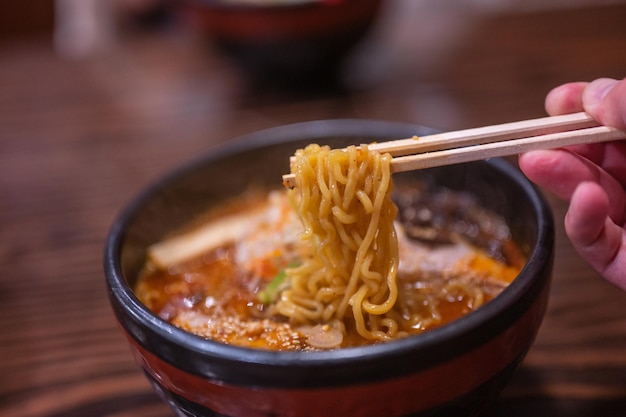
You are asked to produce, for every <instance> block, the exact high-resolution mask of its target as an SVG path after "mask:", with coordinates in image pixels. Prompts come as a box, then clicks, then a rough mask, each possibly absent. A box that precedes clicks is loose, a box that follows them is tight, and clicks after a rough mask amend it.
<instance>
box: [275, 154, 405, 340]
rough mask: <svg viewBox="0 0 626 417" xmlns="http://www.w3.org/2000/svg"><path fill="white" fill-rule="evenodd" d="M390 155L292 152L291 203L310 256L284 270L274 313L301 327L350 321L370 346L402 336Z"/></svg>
mask: <svg viewBox="0 0 626 417" xmlns="http://www.w3.org/2000/svg"><path fill="white" fill-rule="evenodd" d="M390 162H391V156H390V155H388V154H385V155H381V154H380V153H377V152H373V151H370V150H369V149H368V147H367V146H366V145H362V146H361V147H359V148H357V147H355V146H350V147H348V148H347V149H345V150H339V149H332V150H331V149H330V148H329V147H327V146H319V145H309V146H307V147H306V148H304V149H300V150H298V151H297V152H296V155H295V162H294V163H293V165H292V172H293V173H294V174H295V176H296V187H295V188H294V190H293V191H292V196H291V198H292V200H293V201H295V202H296V204H297V212H298V215H299V216H300V219H301V221H302V223H303V226H304V233H303V234H302V236H301V237H302V240H303V244H304V245H305V246H306V247H307V248H308V252H309V254H310V256H309V257H306V258H305V260H304V261H303V264H302V265H300V266H298V267H295V268H289V269H288V270H287V277H288V282H289V288H288V289H286V290H284V291H283V292H282V294H281V298H280V300H278V302H277V303H276V305H275V308H276V310H277V311H278V312H279V313H280V314H282V315H284V316H286V317H288V318H289V319H290V320H291V321H292V322H294V323H297V324H303V325H310V324H316V323H326V322H331V321H332V322H340V323H342V324H343V326H341V328H342V329H344V330H343V331H344V332H345V324H346V323H347V321H348V322H349V321H352V322H353V323H354V326H355V327H356V329H357V331H358V333H359V334H360V335H361V336H363V337H364V338H367V339H370V340H388V339H390V338H394V337H398V336H399V335H400V332H399V330H398V329H399V326H398V323H397V320H398V318H397V314H395V313H393V312H391V309H392V308H393V306H394V304H395V302H396V299H397V297H398V288H397V283H396V274H397V269H398V242H397V237H396V234H395V229H394V226H393V221H394V219H395V216H396V213H397V208H396V206H395V204H394V203H393V202H392V200H391V190H392V182H391V168H390Z"/></svg>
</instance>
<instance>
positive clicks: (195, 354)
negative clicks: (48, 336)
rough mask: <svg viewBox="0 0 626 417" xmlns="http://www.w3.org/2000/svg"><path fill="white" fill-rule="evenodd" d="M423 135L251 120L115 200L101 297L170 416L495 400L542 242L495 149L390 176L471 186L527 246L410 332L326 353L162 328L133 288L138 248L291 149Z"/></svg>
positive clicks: (547, 238)
mask: <svg viewBox="0 0 626 417" xmlns="http://www.w3.org/2000/svg"><path fill="white" fill-rule="evenodd" d="M428 133H431V131H430V130H428V129H425V128H422V127H419V126H413V125H407V124H398V123H389V122H382V121H364V120H329V121H315V122H306V123H300V124H294V125H287V126H283V127H278V128H273V129H269V130H264V131H260V132H257V133H253V134H250V135H247V136H244V137H241V138H239V139H235V140H233V141H230V142H228V143H227V144H225V145H223V146H221V147H217V148H214V149H212V150H210V151H209V152H208V153H207V154H206V155H204V156H202V157H200V158H198V159H196V160H193V161H191V162H189V163H187V164H185V165H184V166H182V167H179V168H177V169H175V170H174V171H173V172H172V173H170V174H168V175H166V176H165V177H164V178H161V179H159V180H157V181H156V182H155V183H154V184H152V185H151V186H149V187H147V189H146V190H145V191H144V192H142V193H141V194H140V195H139V196H138V197H137V198H136V199H135V200H134V201H132V202H131V203H130V204H129V205H128V207H126V208H125V209H124V210H123V211H122V213H121V214H120V215H119V217H118V218H117V220H116V221H115V223H114V225H113V227H112V229H111V232H110V235H109V237H108V241H107V243H106V250H105V257H104V267H105V272H106V280H107V284H108V289H109V297H110V302H111V305H112V307H113V310H114V312H115V316H116V318H117V320H118V321H119V324H120V327H121V329H122V331H123V332H124V334H125V336H126V338H127V339H128V342H129V344H130V349H131V351H132V353H133V354H134V356H135V358H136V361H137V363H138V364H139V366H140V367H141V369H142V370H143V371H144V372H145V374H146V376H147V378H148V379H149V380H150V382H151V383H152V385H153V386H154V388H155V390H156V391H157V392H158V393H159V395H160V396H161V397H162V398H163V400H164V401H166V402H167V403H168V404H170V405H171V407H172V408H173V409H174V410H176V413H177V415H180V416H230V417H243V416H251V417H256V416H258V417H260V416H320V417H321V416H324V417H329V416H330V417H332V416H341V417H345V416H351V417H381V416H385V417H394V416H457V415H459V416H461V415H462V416H468V415H478V414H480V413H481V412H482V411H483V410H485V409H486V408H487V407H488V406H489V404H491V403H492V402H493V401H494V400H495V399H496V398H497V396H498V394H499V393H500V391H501V390H502V388H503V387H504V386H505V384H506V383H507V381H508V380H509V378H510V377H511V375H512V373H513V372H514V370H515V368H516V367H517V366H518V365H519V363H520V362H521V361H522V359H523V358H524V356H525V354H526V353H527V351H528V350H529V349H530V347H531V345H532V343H533V340H534V338H535V335H536V333H537V331H538V329H539V327H540V324H541V321H542V318H543V316H544V313H545V310H546V304H547V299H548V293H549V287H550V277H551V269H552V260H553V251H554V225H553V219H552V214H551V212H550V210H549V207H548V205H547V204H546V202H545V201H544V199H543V198H542V196H541V195H540V194H539V193H538V191H537V190H536V189H535V188H534V187H533V185H532V184H530V183H529V182H528V181H527V180H526V179H525V177H523V176H522V175H521V174H520V172H519V171H518V170H517V168H515V167H513V166H512V165H511V164H509V163H508V162H507V161H505V160H500V159H492V160H488V161H480V162H474V163H468V164H459V165H453V166H447V167H440V168H433V169H429V170H424V171H420V172H410V173H404V174H402V175H403V176H404V177H405V179H409V180H411V179H412V178H415V179H417V178H421V177H422V176H424V175H427V176H431V177H432V178H434V179H435V180H436V181H437V182H438V183H440V184H442V185H445V186H446V187H450V188H452V189H459V190H466V191H469V192H471V193H473V194H475V195H476V197H477V198H478V199H479V200H480V201H481V204H483V205H484V206H485V207H486V208H489V209H492V210H494V211H496V212H497V213H499V214H500V215H501V216H503V218H504V219H505V220H506V221H507V222H508V225H509V227H510V230H511V233H512V235H513V237H514V239H515V240H516V242H517V243H518V244H519V246H520V247H521V248H523V250H524V251H525V252H526V254H527V257H528V261H527V262H526V264H525V266H524V267H523V269H522V270H521V272H520V273H519V275H518V276H517V278H516V279H515V280H514V281H513V282H512V283H511V284H510V285H509V286H508V287H507V288H505V289H504V290H503V291H502V293H501V294H500V295H498V296H497V297H496V298H495V299H493V300H492V301H490V302H489V303H487V304H485V305H484V306H482V307H480V308H479V309H478V310H476V311H474V312H472V313H470V314H468V315H466V316H464V317H462V318H460V319H458V320H456V321H453V322H451V323H449V324H446V325H444V326H442V327H439V328H436V329H433V330H430V331H427V332H425V333H423V334H420V335H417V336H410V337H406V338H402V339H399V340H395V341H391V342H387V343H380V344H374V345H369V346H360V347H352V348H345V349H335V350H328V351H316V352H295V351H292V352H277V351H269V350H260V349H251V348H244V347H237V346H233V345H228V344H222V343H219V342H215V341H211V340H207V339H204V338H202V337H199V336H196V335H193V334H191V333H188V332H186V331H183V330H181V329H179V328H176V327H174V326H173V325H171V324H169V323H168V322H166V321H164V320H162V319H160V318H159V317H157V316H156V315H155V314H153V313H152V312H151V311H150V310H149V309H148V308H146V307H145V306H144V305H143V304H142V303H141V302H140V301H139V300H138V298H137V297H136V295H135V294H134V293H133V286H134V284H135V282H136V280H137V277H138V274H139V272H140V270H141V268H142V266H143V264H144V262H145V260H146V252H147V248H148V246H149V245H151V244H153V243H155V242H158V241H160V240H161V239H162V238H163V237H164V236H165V235H167V234H168V233H170V232H172V231H174V230H177V229H179V228H181V227H182V226H183V225H185V223H186V222H188V221H189V219H192V218H195V217H196V216H198V215H199V214H201V213H204V212H206V210H208V209H209V208H210V207H214V206H216V205H219V204H220V202H222V201H224V200H225V199H228V198H230V197H233V196H237V195H238V194H239V193H241V192H242V191H243V190H245V189H247V188H248V187H250V186H256V185H258V186H271V185H276V186H278V187H280V182H281V175H282V174H284V173H286V172H288V168H289V156H290V155H292V154H293V153H294V151H295V149H296V148H301V147H304V146H305V145H306V144H308V143H312V142H314V143H320V144H326V143H327V144H332V146H334V147H339V146H345V145H347V144H351V143H356V144H359V143H368V142H373V141H381V140H384V139H398V138H403V137H410V136H412V135H424V134H428ZM395 175H399V174H395Z"/></svg>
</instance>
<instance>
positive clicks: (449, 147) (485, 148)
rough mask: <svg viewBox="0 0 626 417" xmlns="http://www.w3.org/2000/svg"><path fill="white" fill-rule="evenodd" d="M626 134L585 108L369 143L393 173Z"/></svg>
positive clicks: (287, 180) (289, 183)
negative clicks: (384, 157)
mask: <svg viewBox="0 0 626 417" xmlns="http://www.w3.org/2000/svg"><path fill="white" fill-rule="evenodd" d="M622 139H626V131H623V130H619V129H616V128H612V127H608V126H600V125H598V122H596V121H595V120H594V119H593V118H592V117H591V116H589V115H588V114H587V113H584V112H581V113H573V114H567V115H562V116H551V117H542V118H539V119H531V120H523V121H518V122H512V123H504V124H499V125H493V126H485V127H478V128H473V129H465V130H459V131H453V132H446V133H438V134H434V135H429V136H422V137H417V136H414V137H412V138H408V139H398V140H391V141H386V142H377V143H373V144H370V145H368V148H369V149H370V150H375V151H378V152H384V153H386V152H388V153H390V154H391V156H392V157H393V159H392V160H391V170H392V172H404V171H413V170H417V169H425V168H432V167H437V166H442V165H451V164H458V163H462V162H470V161H478V160H481V159H488V158H495V157H500V156H506V155H516V154H520V153H523V152H528V151H531V150H537V149H554V148H562V147H566V146H572V145H580V144H588V143H599V142H609V141H614V140H622ZM283 184H284V185H285V186H286V187H288V188H292V187H294V186H295V175H294V174H292V173H290V174H286V175H283Z"/></svg>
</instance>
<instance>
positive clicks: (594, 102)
mask: <svg viewBox="0 0 626 417" xmlns="http://www.w3.org/2000/svg"><path fill="white" fill-rule="evenodd" d="M582 101H583V106H584V108H585V111H586V112H587V113H589V114H590V115H591V116H593V118H594V119H596V120H597V121H598V122H600V123H601V124H603V125H606V126H612V127H616V128H618V129H626V79H624V80H615V79H612V78H598V79H597V80H594V81H592V82H591V83H589V85H587V87H586V88H585V89H584V91H583V96H582Z"/></svg>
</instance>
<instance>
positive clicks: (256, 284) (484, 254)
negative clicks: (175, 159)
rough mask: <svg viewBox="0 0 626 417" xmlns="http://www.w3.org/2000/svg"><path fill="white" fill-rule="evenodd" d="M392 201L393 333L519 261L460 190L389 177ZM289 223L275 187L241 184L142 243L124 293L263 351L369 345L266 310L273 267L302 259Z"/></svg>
mask: <svg viewBox="0 0 626 417" xmlns="http://www.w3.org/2000/svg"><path fill="white" fill-rule="evenodd" d="M393 200H394V202H395V203H396V205H397V206H398V216H397V219H396V221H395V229H396V233H397V235H398V250H399V266H398V272H397V286H398V297H397V301H396V303H395V305H394V307H393V309H392V310H391V312H389V313H388V314H389V315H390V317H393V319H394V322H395V323H397V324H398V327H399V328H398V329H397V334H398V335H399V337H405V336H410V335H414V334H419V333H422V332H424V331H428V330H429V329H433V328H435V327H438V326H442V325H444V324H446V323H449V322H450V321H452V320H455V319H457V318H460V317H462V316H463V315H465V314H468V313H470V312H472V311H474V310H476V309H477V308H479V307H480V306H481V305H483V304H485V303H487V302H489V301H490V300H491V299H493V298H494V297H495V296H497V295H498V294H499V293H500V292H501V291H502V290H503V289H504V288H505V287H506V286H507V285H508V284H509V283H510V282H511V281H512V280H513V279H514V278H515V277H516V276H517V274H518V273H519V271H520V269H521V267H522V266H523V265H524V263H525V257H524V255H523V254H522V252H521V251H520V249H519V248H518V247H517V246H516V244H515V243H514V242H513V240H512V239H511V236H510V233H509V229H508V227H507V225H506V224H505V222H504V221H503V220H502V219H501V218H500V217H499V216H497V215H496V214H494V213H492V212H489V211H488V210H486V209H484V208H483V207H481V206H480V205H479V204H478V203H477V202H476V200H475V199H474V198H473V197H472V196H471V195H469V194H466V193H461V192H458V191H452V190H449V189H445V188H441V187H437V186H435V185H432V184H427V183H423V184H420V185H418V186H417V187H416V185H415V184H414V183H412V184H411V187H410V188H409V187H407V186H403V185H402V184H396V186H395V189H394V192H393ZM301 232H302V223H301V222H300V220H299V219H298V217H297V216H296V213H295V210H294V208H293V205H292V204H291V202H290V200H289V198H288V197H287V192H286V191H285V190H274V191H269V192H258V191H255V192H250V193H248V194H245V195H243V196H241V197H240V198H238V199H237V200H234V201H231V202H228V203H226V204H224V205H222V206H221V207H220V209H219V210H215V211H214V212H212V213H209V214H208V215H207V218H206V219H204V220H203V221H202V222H201V224H199V225H195V226H193V227H191V228H190V229H189V230H186V231H184V232H183V233H181V234H180V235H177V236H174V237H172V238H171V239H168V240H166V241H164V242H160V243H158V244H156V245H153V247H151V248H150V249H149V253H148V262H147V264H146V266H145V269H144V271H143V273H142V275H141V276H140V278H139V280H138V282H137V284H136V288H135V290H136V294H137V296H138V297H139V299H140V300H141V301H142V302H143V303H145V305H146V306H147V307H148V308H150V309H151V310H152V311H154V312H155V313H156V314H157V315H158V316H160V317H161V318H163V319H164V320H167V321H169V322H171V323H172V324H174V325H175V326H178V327H180V328H182V329H184V330H187V331H189V332H192V333H195V334H197V335H199V336H202V337H206V338H209V339H213V340H216V341H219V342H223V343H228V344H235V345H239V346H245V347H252V348H262V349H271V350H321V349H334V348H340V347H350V346H359V345H364V344H371V343H379V342H378V341H372V340H368V339H365V338H363V337H361V336H360V335H359V333H358V332H357V331H356V330H355V323H354V322H350V320H346V321H344V322H342V323H337V322H331V323H315V322H312V323H306V324H302V323H293V322H291V321H290V320H289V319H288V318H287V317H284V316H281V315H280V314H278V313H277V312H276V309H275V308H274V304H275V301H276V300H277V299H279V298H280V294H281V291H283V290H284V289H285V288H288V287H289V282H288V281H287V280H285V270H286V269H287V268H290V267H292V266H294V265H298V264H299V263H301V262H302V260H303V259H304V258H305V257H306V256H308V254H307V253H306V249H304V248H303V246H302V245H301V244H300V239H299V236H300V234H301ZM338 327H341V329H339V328H338Z"/></svg>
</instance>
